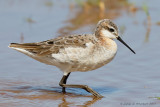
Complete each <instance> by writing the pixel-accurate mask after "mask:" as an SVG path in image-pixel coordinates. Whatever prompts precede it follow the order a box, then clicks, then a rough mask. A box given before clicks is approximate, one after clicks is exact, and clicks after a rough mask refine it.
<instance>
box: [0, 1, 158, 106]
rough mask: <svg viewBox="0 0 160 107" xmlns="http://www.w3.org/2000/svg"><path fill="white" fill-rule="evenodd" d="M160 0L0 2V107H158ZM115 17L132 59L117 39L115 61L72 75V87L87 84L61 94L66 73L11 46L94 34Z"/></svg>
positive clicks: (70, 81)
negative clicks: (101, 22)
mask: <svg viewBox="0 0 160 107" xmlns="http://www.w3.org/2000/svg"><path fill="white" fill-rule="evenodd" d="M159 4H160V1H159V0H154V1H153V0H58V1H57V0H0V40H1V42H0V65H1V66H0V107H26V106H27V107H28V106H29V107H53V106H54V107H56V106H59V107H63V106H64V107H76V106H78V107H83V106H84V107H88V106H94V107H97V106H100V107H106V106H107V107H121V106H122V107H124V106H126V105H132V106H141V107H142V106H144V107H146V106H148V107H151V106H152V107H159V106H160V86H159V83H160V66H159V65H160V50H159V47H160V42H159V40H160V32H159V30H160V18H159V17H160V6H159ZM105 18H107V19H111V20H113V22H114V23H116V24H117V25H118V27H119V32H120V35H121V37H122V38H123V40H124V41H125V42H126V43H127V44H128V45H130V47H131V48H133V50H135V52H136V53H137V54H136V55H134V54H133V53H132V52H131V51H130V50H128V49H127V48H126V47H125V46H124V45H122V44H121V43H119V42H118V41H116V42H117V44H118V53H117V55H116V57H115V58H114V60H113V61H112V62H111V63H109V64H108V65H105V66H103V67H102V68H99V69H97V70H94V71H92V72H85V73H83V72H76V73H72V74H71V76H70V77H69V79H68V83H73V84H86V85H89V86H90V87H92V88H93V89H94V90H96V91H97V92H99V93H100V94H101V95H103V96H104V98H102V99H98V98H94V97H93V96H92V95H91V94H89V93H87V92H85V91H84V90H81V89H73V88H69V89H67V92H68V93H67V94H63V93H61V87H59V81H60V79H61V77H62V75H63V73H62V72H61V71H60V70H59V69H58V68H56V67H54V66H49V65H45V64H42V63H40V62H37V61H35V60H33V59H31V58H29V57H28V56H25V55H23V54H21V53H19V52H17V51H15V50H12V49H9V48H8V45H9V44H10V43H12V42H15V43H16V42H17V43H24V42H39V41H44V40H48V39H52V38H55V37H58V36H66V35H70V34H90V33H94V30H95V26H96V24H97V22H98V21H99V20H101V19H105Z"/></svg>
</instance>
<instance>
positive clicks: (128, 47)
mask: <svg viewBox="0 0 160 107" xmlns="http://www.w3.org/2000/svg"><path fill="white" fill-rule="evenodd" d="M117 40H119V41H120V42H121V43H123V44H124V45H125V46H126V47H127V48H129V49H130V50H131V51H132V52H133V53H134V54H136V53H135V52H134V50H133V49H131V48H130V47H129V46H128V45H127V44H126V43H125V42H124V41H123V40H122V39H121V38H120V37H119V36H118V38H117Z"/></svg>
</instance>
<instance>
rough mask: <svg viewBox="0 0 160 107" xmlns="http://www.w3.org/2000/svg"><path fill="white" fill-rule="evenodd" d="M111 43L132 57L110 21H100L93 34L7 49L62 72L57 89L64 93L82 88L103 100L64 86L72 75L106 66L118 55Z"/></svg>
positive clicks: (84, 86)
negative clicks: (86, 92) (119, 43)
mask: <svg viewBox="0 0 160 107" xmlns="http://www.w3.org/2000/svg"><path fill="white" fill-rule="evenodd" d="M113 39H118V40H119V41H120V42H122V43H123V44H124V45H125V46H126V47H128V48H129V49H130V50H131V51H132V52H133V53H134V54H135V52H134V51H133V50H132V49H131V48H130V47H129V46H128V45H127V44H126V43H125V42H124V41H123V40H122V39H121V38H120V36H119V35H118V28H117V26H116V25H115V24H114V23H113V22H112V21H111V20H109V19H103V20H100V21H99V22H98V24H97V28H96V30H95V33H94V34H85V35H69V36H64V37H58V38H55V39H50V40H47V41H42V42H36V43H23V44H18V43H11V44H10V46H9V47H10V48H13V49H15V50H17V51H19V52H22V53H24V54H26V55H28V56H30V57H32V58H34V59H36V60H38V61H40V62H43V63H45V64H49V65H54V66H56V67H58V68H59V69H61V70H62V71H63V72H64V75H63V77H62V79H61V81H60V83H59V85H60V86H61V87H62V91H63V92H65V88H66V87H71V88H82V89H85V90H86V91H88V92H90V93H92V94H93V95H94V96H97V97H102V96H101V95H100V94H99V93H97V92H96V91H94V90H93V89H91V88H89V87H88V86H87V85H72V84H70V85H68V84H66V82H67V78H68V76H69V75H70V73H71V72H75V71H81V72H86V71H91V70H94V69H97V68H99V67H102V66H104V65H105V64H107V63H109V62H110V61H111V60H112V59H113V58H114V57H115V55H116V52H117V44H116V43H115V41H113Z"/></svg>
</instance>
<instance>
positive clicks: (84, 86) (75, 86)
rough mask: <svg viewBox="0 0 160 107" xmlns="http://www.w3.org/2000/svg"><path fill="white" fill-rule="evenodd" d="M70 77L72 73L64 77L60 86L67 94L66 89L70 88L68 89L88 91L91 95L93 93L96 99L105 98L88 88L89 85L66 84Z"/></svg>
mask: <svg viewBox="0 0 160 107" xmlns="http://www.w3.org/2000/svg"><path fill="white" fill-rule="evenodd" d="M69 75H70V73H68V74H67V75H64V76H63V77H62V79H61V81H60V83H59V85H60V86H61V87H62V92H65V88H66V87H68V88H81V89H84V90H86V91H87V92H89V93H92V94H93V95H94V96H95V97H103V96H101V95H100V94H99V93H97V92H96V91H94V90H93V89H92V88H90V87H88V86H87V85H75V84H66V82H67V78H68V76H69Z"/></svg>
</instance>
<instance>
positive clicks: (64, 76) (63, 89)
mask: <svg viewBox="0 0 160 107" xmlns="http://www.w3.org/2000/svg"><path fill="white" fill-rule="evenodd" d="M69 75H70V73H68V74H67V75H63V77H62V79H61V81H60V82H59V85H60V86H61V87H62V92H63V93H65V92H66V90H65V87H64V86H63V85H64V84H66V82H67V78H68V77H69Z"/></svg>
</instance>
